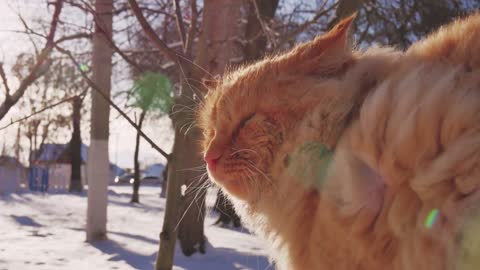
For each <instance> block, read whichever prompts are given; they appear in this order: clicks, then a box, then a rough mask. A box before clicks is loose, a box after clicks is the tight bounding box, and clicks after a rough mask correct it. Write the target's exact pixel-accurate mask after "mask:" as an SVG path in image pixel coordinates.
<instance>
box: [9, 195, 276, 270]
mask: <svg viewBox="0 0 480 270" xmlns="http://www.w3.org/2000/svg"><path fill="white" fill-rule="evenodd" d="M130 192H131V187H130V186H109V197H108V202H109V204H108V224H107V228H108V240H106V241H101V242H98V243H95V244H90V243H87V242H85V214H86V201H87V197H86V194H81V195H72V194H69V193H55V194H41V193H29V192H25V193H20V194H10V195H2V196H0V239H1V240H0V270H4V269H5V270H6V269H9V270H10V269H27V270H28V269H36V270H42V269H49V270H56V269H120V270H123V269H153V264H154V262H155V257H156V251H157V249H158V240H157V239H158V234H159V232H160V230H161V225H162V219H163V213H164V209H165V199H163V198H160V197H159V195H158V194H159V193H160V188H158V187H154V186H146V187H145V186H142V187H141V188H140V192H141V196H140V200H141V202H142V203H141V204H137V205H132V204H130V203H129V200H130ZM214 194H215V192H211V194H209V196H208V199H207V205H212V204H213V202H214V199H215V198H214ZM208 212H209V214H208V215H207V217H206V220H205V231H206V232H205V233H206V237H207V239H208V245H207V253H206V254H205V255H202V254H194V255H193V256H191V257H185V256H184V255H183V254H182V253H181V252H180V250H179V248H178V245H177V250H176V255H175V267H174V269H175V270H181V269H188V270H190V269H198V270H204V269H205V270H218V269H222V270H228V269H251V270H266V269H273V267H272V266H270V265H269V262H268V260H267V258H266V249H265V245H264V243H262V242H261V241H260V240H259V239H257V238H256V237H255V236H253V235H251V234H249V233H248V232H247V231H245V230H244V229H243V230H233V229H230V228H221V227H218V226H214V225H212V224H213V223H214V222H215V220H216V216H215V215H214V214H213V213H211V211H208Z"/></svg>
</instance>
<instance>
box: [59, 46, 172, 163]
mask: <svg viewBox="0 0 480 270" xmlns="http://www.w3.org/2000/svg"><path fill="white" fill-rule="evenodd" d="M55 47H56V49H57V50H58V51H59V52H60V53H63V54H65V55H66V56H68V58H69V59H70V60H71V61H72V62H73V63H74V64H75V66H78V65H79V63H78V62H77V60H75V57H73V55H72V53H71V52H70V51H68V50H66V49H63V48H61V47H59V46H55ZM79 71H80V74H82V77H83V78H84V79H85V80H86V81H87V83H88V85H89V86H90V87H91V88H92V89H93V90H95V91H96V92H97V93H98V94H99V95H100V96H102V98H104V99H105V100H106V101H107V102H108V103H109V104H110V106H112V107H113V108H114V109H115V110H116V111H117V112H118V113H119V114H121V115H122V116H123V118H125V120H127V122H128V123H129V124H130V125H131V126H132V127H134V128H135V129H136V130H137V131H138V132H139V133H140V136H142V137H143V138H144V139H145V140H146V141H147V142H148V143H149V144H150V146H151V147H152V148H153V149H155V150H157V151H158V152H159V153H160V154H162V156H164V157H165V158H166V159H167V160H168V159H169V156H170V155H169V154H167V152H165V151H163V150H162V148H160V147H159V146H158V145H157V144H156V143H155V142H153V140H152V139H150V137H148V136H147V135H146V134H145V133H144V132H143V131H142V129H141V128H139V126H138V125H137V124H136V123H135V122H134V121H133V120H132V119H131V118H130V117H128V115H127V114H126V113H125V112H124V111H123V110H122V109H120V107H118V106H117V105H116V104H115V103H114V102H113V101H112V100H111V99H110V98H109V97H108V96H107V95H106V94H105V93H104V92H103V91H102V90H101V89H100V88H98V86H97V85H96V84H95V83H94V82H93V81H92V80H91V79H90V78H89V77H88V75H87V74H86V73H85V72H84V71H83V70H81V69H80V70H79Z"/></svg>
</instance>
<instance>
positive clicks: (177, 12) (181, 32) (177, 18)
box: [173, 0, 187, 51]
mask: <svg viewBox="0 0 480 270" xmlns="http://www.w3.org/2000/svg"><path fill="white" fill-rule="evenodd" d="M173 8H174V9H175V21H176V23H177V31H178V35H179V36H180V39H181V40H182V45H183V50H184V51H185V50H186V48H187V37H186V33H185V25H184V23H183V17H182V8H181V7H180V1H179V0H173Z"/></svg>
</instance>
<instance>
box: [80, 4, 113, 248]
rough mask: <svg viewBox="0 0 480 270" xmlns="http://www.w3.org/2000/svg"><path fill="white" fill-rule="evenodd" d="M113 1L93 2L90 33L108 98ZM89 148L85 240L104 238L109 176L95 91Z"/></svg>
mask: <svg viewBox="0 0 480 270" xmlns="http://www.w3.org/2000/svg"><path fill="white" fill-rule="evenodd" d="M112 12H113V0H96V1H95V16H96V20H95V22H96V23H95V33H94V35H93V60H92V72H93V79H92V81H93V82H94V84H95V85H97V86H98V88H99V90H100V91H102V92H103V94H104V95H105V96H106V97H107V98H110V87H111V82H110V80H111V75H112V49H111V47H110V45H109V40H111V39H112V14H113V13H112ZM91 111H92V114H91V115H92V116H91V117H92V118H91V129H90V138H91V140H90V147H89V154H88V161H87V162H88V164H87V179H88V206H87V230H86V231H87V241H89V242H91V241H96V240H102V239H105V238H106V234H107V200H108V198H107V189H108V180H109V178H110V169H109V158H108V132H109V113H110V107H109V104H108V101H106V100H105V99H103V97H102V96H101V94H99V93H97V91H93V92H92V109H91Z"/></svg>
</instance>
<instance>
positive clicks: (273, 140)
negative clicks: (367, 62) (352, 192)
mask: <svg viewBox="0 0 480 270" xmlns="http://www.w3.org/2000/svg"><path fill="white" fill-rule="evenodd" d="M353 19H354V16H352V17H349V18H347V19H345V20H343V21H341V22H340V23H339V24H338V25H337V26H336V27H335V28H334V29H333V30H331V31H330V32H328V33H326V34H324V35H323V36H319V37H317V38H316V39H315V40H313V41H311V42H308V43H304V44H301V45H298V46H297V47H295V48H294V49H292V50H291V51H289V52H286V53H284V54H280V55H276V56H273V57H268V58H266V59H264V60H262V61H259V62H257V63H255V64H252V65H248V66H244V67H241V68H239V69H237V70H235V71H232V72H230V73H228V74H226V75H225V76H224V77H223V78H221V79H219V80H215V81H207V82H206V83H205V84H206V87H207V88H208V94H207V95H206V97H205V100H204V103H203V105H202V106H200V109H199V112H198V124H199V126H200V128H201V129H202V130H203V139H202V148H203V154H204V159H205V162H206V163H207V169H208V173H209V175H210V178H211V179H212V180H214V181H215V182H217V183H218V184H219V185H220V186H222V187H223V188H224V189H226V190H227V192H228V193H230V194H232V195H234V196H236V197H238V198H240V199H244V200H252V199H255V198H252V196H255V194H259V193H261V192H262V191H264V190H266V189H268V188H269V187H270V186H271V185H274V184H275V183H272V181H274V180H273V179H271V177H269V176H270V175H271V173H272V169H273V168H272V164H273V161H274V159H275V158H276V157H277V155H276V154H277V152H278V150H279V147H280V146H281V145H282V144H283V143H287V140H288V139H289V135H291V133H292V131H293V130H294V129H295V127H296V125H297V124H298V122H299V121H300V120H301V119H302V117H303V115H304V114H305V112H306V111H308V110H310V109H311V108H313V106H314V105H318V104H319V103H321V102H322V101H325V102H328V100H329V98H331V97H332V96H334V95H336V92H337V90H338V89H336V88H337V87H338V81H339V79H338V78H339V77H341V76H342V74H343V73H344V72H345V70H346V69H348V67H349V65H351V64H352V62H353V54H352V51H351V49H350V47H349V44H348V43H349V41H348V30H349V26H350V24H351V22H352V21H353ZM253 191H255V192H253Z"/></svg>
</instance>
